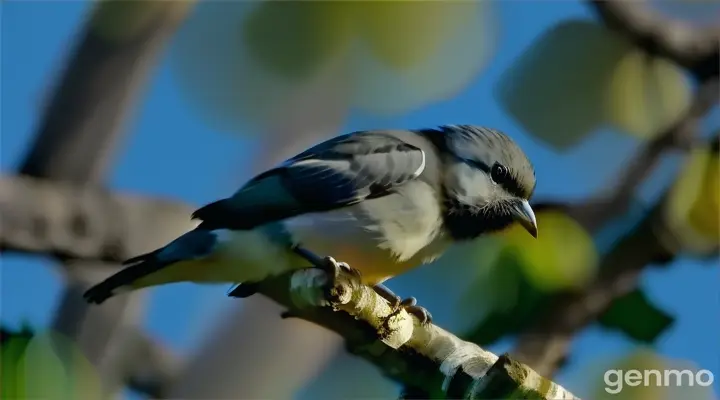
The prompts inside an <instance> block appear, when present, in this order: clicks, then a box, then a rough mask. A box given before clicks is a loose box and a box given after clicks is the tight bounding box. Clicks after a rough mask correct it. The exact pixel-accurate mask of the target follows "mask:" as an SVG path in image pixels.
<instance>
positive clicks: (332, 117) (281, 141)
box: [169, 83, 348, 399]
mask: <svg viewBox="0 0 720 400" xmlns="http://www.w3.org/2000/svg"><path fill="white" fill-rule="evenodd" d="M314 89H315V90H319V92H320V94H319V95H318V96H311V95H309V94H306V96H299V97H298V98H297V102H298V104H297V107H290V109H293V110H294V111H295V113H293V115H285V116H284V118H283V119H282V120H281V121H279V122H277V123H276V125H275V126H272V127H270V128H269V129H268V131H267V132H265V136H263V139H262V140H261V142H260V143H259V146H260V148H259V149H258V150H257V151H256V154H257V155H256V156H255V157H254V160H253V161H254V163H253V168H254V170H255V171H254V172H260V171H263V170H265V169H267V168H270V167H272V166H273V165H275V164H277V163H279V162H280V161H282V160H284V159H285V158H288V157H291V156H293V155H294V154H296V153H299V152H300V151H302V150H304V149H306V148H307V147H309V146H312V145H313V144H316V143H318V142H319V141H321V140H324V139H327V138H328V137H331V136H335V135H337V134H338V133H339V132H338V130H339V129H340V126H341V125H342V123H343V122H344V120H345V116H346V113H347V110H348V107H347V104H346V102H345V101H343V99H344V97H343V96H342V94H343V93H342V91H343V90H345V89H346V88H345V87H344V86H343V85H342V84H341V83H337V84H335V83H333V85H332V86H331V87H329V88H328V87H325V88H323V87H314ZM323 89H325V90H327V91H330V92H331V93H329V92H327V91H323ZM336 91H337V93H336ZM316 94H317V93H316ZM249 177H250V176H247V177H243V178H244V179H247V178H249ZM228 300H229V301H233V300H231V299H228ZM234 301H237V302H238V303H240V304H238V306H237V307H235V308H234V309H232V310H230V311H228V312H227V316H226V317H224V318H223V320H224V321H226V322H224V323H222V324H220V325H219V326H218V327H216V328H215V332H214V333H212V334H210V335H208V338H207V341H206V342H205V343H204V344H203V345H202V346H201V348H200V349H199V350H198V352H197V355H196V357H195V358H194V360H191V361H190V363H189V364H188V365H189V368H188V370H187V371H185V374H184V375H183V376H181V377H180V379H178V382H179V383H178V386H177V387H175V388H174V389H173V390H171V392H170V396H169V397H170V398H184V399H190V398H195V399H200V398H218V399H220V398H272V399H282V398H293V397H294V396H295V395H296V393H298V392H299V391H301V390H302V389H303V388H304V387H305V386H306V385H307V383H308V382H309V381H311V380H312V379H313V378H315V377H316V376H317V374H319V373H320V372H321V371H322V370H323V368H324V367H325V366H326V365H327V363H328V361H329V360H330V358H331V357H332V356H333V355H334V354H335V353H336V352H337V351H338V350H339V349H340V344H341V338H340V337H338V336H337V335H335V334H334V333H332V332H330V331H328V330H326V329H323V328H321V327H319V326H317V325H313V324H310V323H307V322H305V321H301V320H295V319H288V320H283V319H281V318H280V314H281V313H282V311H283V308H282V307H280V306H279V305H277V304H276V303H274V302H272V301H270V300H269V299H267V298H264V297H262V296H253V297H251V298H248V299H244V300H242V301H240V300H234ZM228 371H232V375H230V373H229V372H228ZM278 376H282V377H283V379H282V380H278V379H277V377H278ZM280 382H282V383H280Z"/></svg>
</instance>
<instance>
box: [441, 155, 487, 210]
mask: <svg viewBox="0 0 720 400" xmlns="http://www.w3.org/2000/svg"><path fill="white" fill-rule="evenodd" d="M448 173H449V176H448V177H447V181H448V182H449V183H450V184H449V185H448V189H450V190H452V191H453V193H455V195H456V196H457V198H458V200H460V201H462V202H467V203H472V202H474V201H473V200H475V199H478V198H484V197H488V196H490V195H491V193H492V191H493V187H492V186H493V185H494V184H493V182H492V181H491V180H490V178H489V177H488V176H487V174H485V173H484V172H482V171H478V170H476V169H474V168H472V167H471V166H469V165H467V164H456V165H454V166H453V167H451V168H449V169H448Z"/></svg>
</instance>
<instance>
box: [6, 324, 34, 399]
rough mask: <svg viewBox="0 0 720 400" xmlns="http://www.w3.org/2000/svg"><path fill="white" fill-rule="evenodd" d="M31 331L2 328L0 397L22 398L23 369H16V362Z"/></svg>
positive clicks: (28, 339)
mask: <svg viewBox="0 0 720 400" xmlns="http://www.w3.org/2000/svg"><path fill="white" fill-rule="evenodd" d="M31 337H32V332H30V331H27V330H21V331H19V332H16V331H13V330H10V329H7V328H5V327H3V329H2V342H1V343H0V398H2V399H24V398H27V395H26V392H25V379H24V378H25V376H24V374H23V372H24V371H22V370H20V369H18V362H19V360H20V359H21V358H22V355H23V353H24V352H25V348H26V347H27V345H28V343H29V342H30V339H31Z"/></svg>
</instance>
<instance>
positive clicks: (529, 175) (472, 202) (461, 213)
mask: <svg viewBox="0 0 720 400" xmlns="http://www.w3.org/2000/svg"><path fill="white" fill-rule="evenodd" d="M437 131H438V132H439V133H441V134H439V135H436V139H435V142H436V143H438V141H439V142H440V143H441V145H440V152H441V154H442V156H443V161H444V162H443V164H444V171H443V176H442V182H443V187H444V196H445V199H444V202H445V225H446V227H447V229H448V231H449V233H450V234H451V235H452V236H453V237H454V238H455V239H456V240H466V239H473V238H475V237H478V236H480V235H482V234H483V233H488V232H494V231H499V230H502V229H504V228H506V227H508V226H510V225H511V224H512V223H514V222H517V223H519V224H520V225H522V226H523V227H524V228H525V229H526V230H527V231H528V232H529V233H530V234H531V235H532V236H533V237H537V223H536V221H535V214H534V212H533V210H532V208H530V204H529V202H528V201H529V200H530V198H531V197H532V195H533V192H534V191H535V170H534V168H533V166H532V164H531V163H530V160H528V158H527V156H526V155H525V153H524V152H523V151H522V150H521V149H520V147H518V145H517V144H516V143H515V142H514V141H513V140H512V139H510V137H509V136H507V135H505V134H504V133H502V132H500V131H497V130H495V129H490V128H484V127H479V126H471V125H448V126H441V127H440V128H439V129H438V130H437Z"/></svg>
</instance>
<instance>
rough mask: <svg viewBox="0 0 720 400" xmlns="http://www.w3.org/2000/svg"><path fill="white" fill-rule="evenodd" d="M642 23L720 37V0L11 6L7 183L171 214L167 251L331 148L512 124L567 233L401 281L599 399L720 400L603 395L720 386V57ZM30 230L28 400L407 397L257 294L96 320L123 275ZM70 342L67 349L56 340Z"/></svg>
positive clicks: (25, 268)
mask: <svg viewBox="0 0 720 400" xmlns="http://www.w3.org/2000/svg"><path fill="white" fill-rule="evenodd" d="M622 3H625V6H623V5H622ZM631 3H632V4H631ZM625 8H628V9H631V10H630V11H628V10H625ZM622 12H628V13H629V14H628V15H631V14H632V13H633V12H638V13H640V14H641V16H642V17H646V18H647V21H650V22H655V23H658V21H660V22H659V25H658V26H659V27H660V28H658V29H659V30H662V29H665V30H672V29H676V30H684V31H682V32H690V33H693V34H697V35H706V36H707V35H712V34H715V36H714V37H715V38H718V37H720V35H718V29H720V27H718V21H720V4H719V3H717V2H709V1H708V2H705V1H681V0H675V1H670V0H667V1H664V2H659V1H637V2H617V3H605V4H603V3H595V2H588V1H571V0H567V1H552V2H551V1H510V0H507V1H494V2H491V1H462V2H460V1H408V2H396V1H387V2H385V1H383V2H374V1H373V2H370V1H368V2H365V1H333V2H320V1H317V2H280V1H252V2H249V1H208V2H198V3H195V2H192V1H186V2H175V1H134V2H105V1H103V2H80V1H77V2H76V1H54V2H49V1H12V0H11V1H4V2H2V4H0V13H1V14H0V18H1V19H0V24H1V31H0V40H1V42H0V44H1V49H0V51H1V52H0V55H1V56H2V60H1V75H0V77H1V81H0V85H1V88H0V89H1V92H0V93H1V107H2V108H1V111H2V118H1V121H0V126H1V128H2V140H1V141H0V168H2V174H3V178H2V179H3V185H2V187H3V188H6V189H7V190H9V188H11V187H15V186H13V185H11V183H12V182H10V177H12V176H13V175H14V174H16V173H22V174H23V175H26V176H27V175H29V176H35V177H38V178H41V179H49V180H54V181H65V182H66V183H69V184H71V185H74V186H80V185H92V186H100V187H103V188H107V189H108V190H109V191H110V192H111V193H121V194H133V195H137V196H142V197H143V198H145V197H147V198H161V199H165V200H163V201H164V202H161V203H158V204H157V205H156V207H158V208H157V210H155V209H153V211H151V212H149V214H148V215H152V218H149V219H148V220H146V221H137V220H136V221H133V222H132V224H131V223H129V222H127V221H126V222H127V225H123V226H128V227H133V230H132V231H128V232H126V233H125V236H124V237H125V238H129V239H127V240H135V241H136V242H137V243H135V244H134V246H135V247H134V248H138V246H141V247H142V246H144V247H143V248H144V249H145V248H146V249H147V250H150V249H152V248H154V247H156V246H157V245H160V244H162V243H163V242H164V241H165V240H167V239H169V238H172V237H173V236H174V235H177V234H179V233H182V232H183V230H185V229H187V228H188V227H189V224H190V223H189V221H187V220H184V219H183V218H185V217H184V215H187V214H183V213H181V212H175V211H177V210H181V211H183V212H184V211H189V210H190V209H191V208H192V207H196V206H200V205H202V204H204V203H207V202H210V201H213V200H215V199H217V198H220V197H224V196H227V195H228V194H230V193H231V192H232V191H234V190H235V189H236V188H237V187H238V185H240V184H242V183H243V182H244V181H245V180H247V179H249V178H250V177H252V176H253V174H255V173H257V172H259V171H261V170H262V169H264V168H267V167H270V166H272V165H273V164H275V163H277V162H279V161H281V160H282V159H284V158H286V157H289V156H292V155H294V154H295V153H296V152H298V151H300V150H302V149H303V148H305V147H307V146H309V145H312V144H314V143H317V142H318V141H321V140H323V139H325V138H329V137H331V136H334V135H337V134H340V133H345V132H349V131H353V130H360V129H372V128H423V127H433V126H437V125H441V124H477V125H486V126H490V127H493V128H497V129H501V130H503V131H505V132H508V133H509V134H510V135H511V136H512V137H513V138H514V139H515V140H516V141H517V142H518V143H519V144H520V146H521V147H522V148H523V149H525V151H526V152H527V153H528V154H529V156H530V158H531V160H532V161H533V162H534V164H535V167H536V171H537V179H538V186H537V191H536V193H535V197H534V199H533V203H534V204H535V205H536V207H537V210H538V212H537V213H538V221H539V229H540V238H539V239H538V240H537V241H533V239H532V238H530V236H529V235H526V234H524V235H523V234H520V232H519V230H515V229H510V230H508V231H507V232H503V233H501V234H498V235H495V236H493V237H488V238H485V239H482V240H479V241H478V242H477V243H472V244H468V245H466V246H462V247H459V248H457V249H454V250H453V251H451V252H450V253H449V254H448V255H447V256H445V257H443V258H441V259H440V260H438V261H437V262H435V263H434V264H432V265H429V266H423V267H421V268H418V269H417V270H414V271H412V272H410V273H408V274H406V275H404V276H400V277H398V278H395V279H393V280H392V281H390V282H389V286H390V287H391V288H392V289H393V290H395V291H396V292H397V293H398V294H400V295H403V296H411V295H412V296H415V297H417V298H418V299H419V301H420V303H421V304H422V305H424V306H425V307H426V308H428V309H429V310H430V311H431V312H432V313H433V316H434V320H435V323H436V324H438V325H440V326H443V327H444V328H446V329H448V330H450V331H452V332H454V333H455V334H457V335H458V336H461V337H463V338H465V339H467V340H473V341H476V342H478V343H479V344H481V345H483V346H485V347H487V348H488V349H490V350H491V351H493V352H495V353H502V352H505V351H509V352H510V353H511V354H512V355H514V356H517V357H518V358H519V359H521V360H523V361H525V362H527V363H528V364H529V365H530V366H531V367H533V368H535V369H536V370H537V371H539V372H540V373H542V374H543V375H545V376H548V377H552V378H553V379H554V380H555V381H556V382H558V383H560V384H561V385H563V386H564V387H566V388H568V389H569V390H571V391H572V392H573V393H575V394H577V395H579V396H581V397H583V398H592V399H601V398H607V397H614V398H626V399H638V400H642V399H663V398H664V399H672V398H679V397H680V396H683V397H684V398H688V399H712V398H716V397H717V396H718V394H720V389H718V388H719V387H720V386H719V385H720V382H717V381H716V382H715V383H714V384H713V387H710V388H702V387H698V386H695V387H693V388H682V389H677V388H656V387H650V388H626V390H623V391H622V392H621V393H620V394H619V395H615V396H610V395H609V394H607V393H606V392H605V391H604V390H602V388H603V383H602V376H603V371H605V370H607V369H608V368H623V369H630V368H640V369H642V368H646V369H653V368H655V369H663V368H691V369H696V370H698V369H707V370H709V371H712V372H714V373H715V374H716V375H718V376H717V378H716V380H720V296H719V294H720V269H719V268H718V261H719V260H718V240H719V238H720V236H719V235H720V228H719V226H720V215H719V214H718V213H719V212H720V201H719V200H718V197H719V196H720V195H719V194H718V193H719V192H720V165H719V164H718V157H719V156H718V144H717V135H718V129H720V111H719V110H718V106H717V91H718V86H717V80H718V74H717V64H718V60H717V54H718V53H717V49H718V41H715V42H712V41H711V42H710V43H711V45H710V50H709V51H706V54H704V55H702V57H700V58H698V59H700V61H698V59H693V58H692V56H687V55H686V54H685V55H683V54H680V55H678V54H677V52H676V53H673V52H672V49H671V50H670V51H668V50H667V48H666V47H663V43H662V40H657V37H650V38H649V39H648V37H647V36H644V35H643V33H642V32H643V29H645V28H647V26H645V25H642V24H635V25H633V24H632V23H626V24H625V25H624V27H623V25H622V24H620V25H618V24H616V23H615V22H617V20H614V19H613V18H614V16H617V15H622V14H621V13H622ZM640 19H641V20H642V18H640ZM647 21H646V22H647ZM626 22H627V21H626ZM631 22H632V21H631ZM628 26H629V28H628ZM638 32H639V33H638ZM682 32H681V33H682ZM713 32H714V33H713ZM661 34H662V32H661ZM688 35H689V34H688ZM660 36H661V35H660ZM688 37H689V36H688ZM718 40H719V41H720V39H718ZM658 42H660V44H659V45H658ZM713 43H714V44H713ZM713 46H714V47H713ZM670 47H672V46H670ZM701 50H702V49H700V50H697V51H698V52H700V51H701ZM683 57H685V58H683ZM703 57H704V58H703ZM6 182H7V183H6ZM9 193H10V192H6V193H5V194H0V200H2V201H0V203H3V205H2V207H1V211H2V218H3V219H6V221H7V220H8V219H9V218H10V217H12V216H16V215H18V214H19V213H20V210H18V209H17V208H13V207H17V204H20V203H23V204H25V205H27V204H30V205H35V206H37V207H40V206H42V207H49V208H52V207H61V206H63V205H57V204H54V203H53V198H46V199H32V198H27V199H22V201H18V199H17V197H13V196H12V195H10V194H9ZM13 193H15V191H14V189H13ZM13 199H14V201H11V200H13ZM41 203H42V204H41ZM175 203H181V204H184V205H177V204H175ZM63 204H64V205H67V204H65V203H63ZM173 210H175V211H173ZM112 213H113V212H112V211H110V210H106V211H105V214H112ZM95 215H97V214H95ZM101 217H102V218H100V219H102V220H103V221H102V222H97V224H100V225H102V224H106V225H108V224H117V223H119V224H125V223H126V222H123V221H118V220H115V221H116V222H113V219H112V216H110V215H101ZM116 218H121V217H117V216H116ZM143 223H144V224H145V225H143ZM4 225H5V226H4V228H3V229H0V231H4V232H5V233H2V234H0V237H1V238H2V240H1V243H2V248H3V252H2V258H0V261H1V262H2V269H0V273H1V276H0V279H1V286H0V290H1V297H0V299H1V301H2V303H1V309H0V311H1V314H0V317H1V319H0V321H1V322H2V326H3V345H2V346H3V350H2V351H3V353H2V356H3V358H2V360H3V371H2V373H3V376H4V378H3V381H2V385H3V387H2V390H3V396H2V397H3V398H11V397H18V396H21V395H25V396H29V395H30V394H35V395H47V396H54V397H52V398H56V397H57V396H60V397H62V396H69V397H67V398H73V397H74V395H69V394H68V393H75V394H77V393H82V394H83V395H82V396H81V397H84V398H93V397H92V396H91V395H90V394H89V393H99V391H104V392H105V393H106V394H108V395H117V396H120V397H121V398H127V399H139V398H146V397H148V396H152V397H155V398H163V397H168V398H273V399H275V398H278V399H282V398H296V399H311V398H320V399H335V398H395V397H397V395H398V393H399V391H400V389H401V388H402V383H401V382H393V381H390V380H388V379H386V378H384V377H383V375H382V373H381V371H379V370H377V369H376V368H375V367H374V366H372V365H371V364H369V363H367V362H366V361H364V360H361V359H359V358H355V357H354V356H352V355H350V354H347V353H346V352H345V350H344V348H343V346H342V341H341V340H340V338H338V337H336V336H335V335H333V334H331V333H330V332H328V331H325V330H323V329H322V328H320V327H317V326H314V325H312V324H310V323H307V322H304V321H296V320H281V319H280V317H279V314H280V312H281V308H280V307H279V306H277V305H275V304H273V303H271V302H270V301H269V300H267V299H264V298H259V297H258V298H250V299H246V300H237V299H229V298H227V297H225V291H226V289H227V288H228V287H227V286H223V285H218V286H199V285H194V284H176V285H168V286H163V287H159V288H156V289H152V290H146V291H143V292H141V293H137V294H133V295H128V296H122V297H121V298H116V299H113V300H111V301H108V302H107V303H106V304H104V305H103V306H100V307H95V308H93V309H89V308H87V307H86V306H85V305H84V304H82V302H81V301H78V298H79V294H80V293H81V292H82V290H83V288H85V287H87V285H89V284H91V283H93V282H97V281H98V280H100V279H102V277H103V276H107V275H108V274H109V273H111V272H112V271H113V270H116V269H117V265H116V264H108V263H106V262H102V261H99V260H97V257H92V256H83V257H72V258H68V257H65V258H63V259H58V257H55V256H53V254H52V253H53V252H52V251H51V250H53V249H50V248H47V246H46V247H43V246H35V247H33V246H31V245H27V246H24V247H23V245H21V244H18V243H20V242H22V241H19V240H17V239H16V238H15V237H14V236H13V235H12V233H13V232H17V230H11V229H9V226H10V223H7V222H6V223H4ZM90 225H92V223H90ZM143 226H147V228H146V229H143V228H142V227H143ZM15 228H16V227H15ZM23 229H25V228H21V229H20V230H21V231H23ZM11 231H12V232H11ZM25 231H28V232H33V230H32V228H26V229H25ZM54 232H55V231H54ZM58 232H60V233H58ZM62 232H63V231H62V228H61V231H57V232H55V233H54V234H55V235H63V233H62ZM148 232H156V233H157V235H152V237H150V236H151V235H149V233H148ZM30 242H32V240H31V241H30ZM22 243H29V242H27V241H25V242H22ZM68 243H71V244H72V243H74V242H73V240H72V239H68ZM68 246H70V245H68ZM120 246H121V247H122V246H123V245H122V244H121V245H120ZM55 255H57V254H55ZM75 256H77V254H75ZM58 332H59V333H60V334H61V335H62V338H63V339H61V340H60V342H62V343H64V345H63V346H61V347H62V348H61V349H59V348H58V345H57V343H58V341H55V344H54V345H50V344H49V343H50V342H49V341H48V340H47V339H48V338H50V337H54V336H53V335H57V334H58ZM29 337H34V339H32V340H30V341H28V339H27V338H29ZM28 343H29V344H28ZM80 354H83V355H84V356H83V357H80V356H79V355H80ZM91 365H92V367H91ZM11 372H12V373H11ZM9 376H12V379H10V378H8V377H9ZM17 377H21V378H22V379H21V380H17V379H16V378H17ZM18 382H20V383H18ZM40 382H44V383H45V384H41V383H40ZM48 382H52V384H50V383H48ZM11 387H12V390H15V392H11V391H10V390H11V389H9V388H11ZM43 387H45V388H48V390H49V391H44V389H42V388H43ZM78 387H80V388H81V389H78ZM58 388H63V389H62V390H61V389H58ZM78 390H80V392H78ZM678 390H680V391H678ZM59 393H63V394H62V395H61V394H59Z"/></svg>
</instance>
